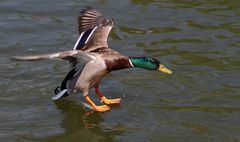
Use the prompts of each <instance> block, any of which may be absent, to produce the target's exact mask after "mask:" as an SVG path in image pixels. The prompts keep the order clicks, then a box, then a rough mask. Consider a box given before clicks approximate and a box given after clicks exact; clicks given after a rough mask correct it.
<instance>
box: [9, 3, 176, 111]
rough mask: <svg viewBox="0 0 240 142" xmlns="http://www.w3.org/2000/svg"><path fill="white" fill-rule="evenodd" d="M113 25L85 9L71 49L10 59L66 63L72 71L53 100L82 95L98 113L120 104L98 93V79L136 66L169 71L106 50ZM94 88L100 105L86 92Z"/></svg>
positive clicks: (150, 60)
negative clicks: (65, 61)
mask: <svg viewBox="0 0 240 142" xmlns="http://www.w3.org/2000/svg"><path fill="white" fill-rule="evenodd" d="M113 26H114V21H113V19H106V18H104V17H103V15H102V14H101V13H99V12H98V11H96V10H94V9H92V8H89V7H87V8H85V9H84V10H82V11H81V12H80V16H79V34H80V35H79V38H78V40H77V42H76V44H75V46H74V48H73V50H69V51H62V52H57V53H51V54H41V55H33V56H13V57H12V58H13V59H15V60H20V61H35V60H43V59H63V60H68V61H69V63H70V64H71V66H72V68H71V70H70V71H69V72H68V74H67V75H66V77H65V79H64V80H63V81H62V83H61V86H60V87H57V88H56V89H55V90H54V92H55V96H53V97H52V99H53V100H57V99H59V98H63V97H66V96H68V95H69V94H72V93H73V92H79V91H82V92H83V96H84V98H85V99H86V101H87V102H88V103H89V104H90V106H91V107H92V108H93V109H94V110H95V111H99V112H105V111H108V110H110V107H109V105H110V104H119V103H120V101H121V98H116V99H108V98H107V97H105V96H104V95H103V93H101V91H100V90H99V84H100V81H101V79H102V78H103V77H104V76H106V75H107V74H109V73H110V72H112V71H116V70H121V69H126V68H133V67H139V68H143V69H148V70H157V71H161V72H164V73H167V74H172V71H170V70H169V69H167V68H166V67H164V66H163V64H161V63H160V62H159V61H158V60H157V59H154V58H150V57H129V56H125V55H122V54H120V53H118V52H117V51H114V50H113V49H111V48H109V46H108V43H107V38H108V36H109V33H110V31H111V29H112V28H113ZM91 88H95V92H96V94H97V95H98V96H99V97H100V98H101V102H102V103H103V105H96V104H95V103H94V102H93V101H92V100H91V99H90V98H89V96H88V94H89V89H91Z"/></svg>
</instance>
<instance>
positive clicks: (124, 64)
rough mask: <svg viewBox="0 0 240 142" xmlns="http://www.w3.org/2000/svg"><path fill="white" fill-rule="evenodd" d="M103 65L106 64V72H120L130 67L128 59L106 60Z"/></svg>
mask: <svg viewBox="0 0 240 142" xmlns="http://www.w3.org/2000/svg"><path fill="white" fill-rule="evenodd" d="M105 64H106V67H107V70H109V71H113V70H121V69H125V68H130V67H131V64H130V63H129V59H128V58H127V57H119V58H113V59H106V60H105Z"/></svg>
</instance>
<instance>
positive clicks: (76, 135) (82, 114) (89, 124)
mask: <svg viewBox="0 0 240 142" xmlns="http://www.w3.org/2000/svg"><path fill="white" fill-rule="evenodd" d="M55 104H56V106H57V108H58V109H59V110H61V112H62V114H63V115H64V116H63V121H62V123H61V124H60V126H61V127H62V128H63V129H64V132H63V133H61V134H58V135H54V136H49V137H46V138H43V140H42V141H44V142H55V141H56V142H60V141H64V142H65V141H68V142H70V141H81V142H84V141H86V142H92V141H98V142H99V141H107V142H111V141H113V140H112V135H113V134H112V133H111V131H108V132H104V130H103V129H102V128H101V125H100V123H101V122H104V119H103V118H102V117H101V114H100V113H98V112H94V111H87V110H86V109H85V108H83V106H81V105H80V104H79V103H77V102H75V101H72V100H67V99H63V100H60V101H56V102H55Z"/></svg>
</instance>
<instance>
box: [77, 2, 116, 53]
mask: <svg viewBox="0 0 240 142" xmlns="http://www.w3.org/2000/svg"><path fill="white" fill-rule="evenodd" d="M78 24H79V34H80V36H79V38H78V40H77V42H76V44H75V46H74V48H73V49H74V50H82V51H91V50H93V49H96V48H99V47H108V44H107V38H108V35H109V32H110V31H111V29H112V27H113V25H114V22H113V20H112V19H106V18H104V17H103V15H102V14H101V13H99V12H98V11H96V10H94V9H92V8H90V7H87V8H85V9H84V10H82V11H81V14H80V16H79V21H78Z"/></svg>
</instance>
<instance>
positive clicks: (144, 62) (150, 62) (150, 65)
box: [129, 57, 172, 74]
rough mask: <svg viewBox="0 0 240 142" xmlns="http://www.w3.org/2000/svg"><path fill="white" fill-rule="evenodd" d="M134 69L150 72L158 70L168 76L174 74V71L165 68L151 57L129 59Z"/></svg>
mask: <svg viewBox="0 0 240 142" xmlns="http://www.w3.org/2000/svg"><path fill="white" fill-rule="evenodd" d="M129 60H130V63H131V65H132V66H133V67H140V68H144V69H148V70H158V71H161V72H164V73H167V74H172V71H171V70H169V69H167V68H166V67H164V66H163V64H161V63H160V62H159V61H158V60H157V59H154V58H150V57H129Z"/></svg>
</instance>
